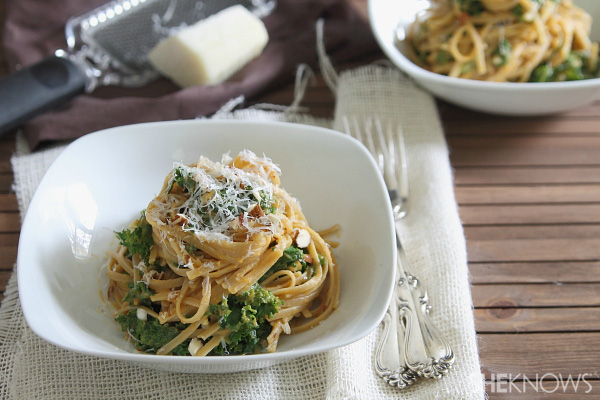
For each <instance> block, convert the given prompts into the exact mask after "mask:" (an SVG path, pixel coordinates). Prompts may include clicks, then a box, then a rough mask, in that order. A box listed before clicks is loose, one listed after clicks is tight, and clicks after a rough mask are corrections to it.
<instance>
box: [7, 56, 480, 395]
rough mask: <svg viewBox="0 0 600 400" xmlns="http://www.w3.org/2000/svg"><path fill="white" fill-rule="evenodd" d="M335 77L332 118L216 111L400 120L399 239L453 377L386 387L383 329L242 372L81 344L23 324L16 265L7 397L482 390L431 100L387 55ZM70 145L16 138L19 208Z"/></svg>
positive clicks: (10, 298)
mask: <svg viewBox="0 0 600 400" xmlns="http://www.w3.org/2000/svg"><path fill="white" fill-rule="evenodd" d="M331 80H332V88H334V90H335V92H336V96H337V102H336V109H335V115H334V118H333V119H332V120H329V119H325V120H323V119H320V120H318V119H313V118H311V117H309V116H307V115H303V114H299V113H297V112H290V110H287V111H283V112H275V111H264V110H262V111H261V110H256V109H244V110H237V111H227V112H225V111H224V112H221V113H218V114H217V115H216V116H215V118H230V119H251V120H277V121H288V122H295V123H306V124H313V125H319V126H325V127H331V128H333V129H338V130H342V129H343V123H342V121H343V118H344V116H356V117H357V118H362V117H373V116H378V117H379V118H382V119H386V120H391V121H394V122H397V123H400V124H401V125H402V127H403V131H404V132H405V142H406V145H407V152H408V163H409V166H410V169H409V184H410V189H411V198H410V201H411V203H410V205H411V208H410V213H409V215H408V216H407V217H406V219H405V223H404V224H403V231H402V239H403V243H404V244H405V247H406V250H407V253H408V255H409V258H410V261H411V262H412V264H413V268H414V269H415V270H416V272H417V274H418V275H419V277H420V279H421V281H423V283H424V284H425V287H427V288H428V291H429V295H430V303H431V305H432V306H433V311H432V318H433V320H434V322H435V323H436V324H437V325H438V326H439V327H442V331H443V332H444V334H445V335H446V338H447V339H448V341H449V342H450V344H451V345H452V347H453V348H454V350H455V352H456V354H457V358H456V361H455V366H454V368H453V369H452V371H451V372H450V373H449V375H448V376H446V377H445V378H443V379H442V380H438V381H432V380H423V381H420V382H419V383H418V384H417V385H414V386H412V387H410V388H409V389H405V390H403V391H399V390H398V389H394V388H392V387H390V386H388V385H387V384H386V383H384V382H383V380H382V379H380V378H379V377H378V376H377V375H376V373H375V371H374V369H373V353H374V348H375V344H376V342H377V340H378V339H379V335H380V333H381V332H380V331H381V329H376V330H375V331H373V332H372V333H371V334H369V335H368V336H367V337H365V338H364V339H362V340H360V341H358V342H356V343H353V344H351V345H348V346H345V347H342V348H339V349H336V350H332V351H329V352H326V353H323V354H317V355H312V356H306V357H302V358H298V359H296V360H293V361H290V362H286V363H283V364H279V365H276V366H273V367H269V368H264V369H259V370H254V371H250V372H242V373H235V374H221V375H192V374H175V373H166V372H161V371H154V370H150V369H143V368H140V367H137V366H133V365H131V364H128V363H124V362H119V361H113V360H106V359H100V358H94V357H90V356H85V355H80V354H75V353H71V352H68V351H65V350H62V349H59V348H56V347H54V346H52V345H50V344H48V343H46V342H44V341H43V340H42V339H40V338H39V337H37V336H36V335H35V334H34V333H32V332H31V330H30V329H28V327H27V325H26V322H25V321H24V319H23V315H22V312H21V309H20V306H19V300H18V293H17V284H16V273H13V276H12V277H11V279H10V282H9V284H8V287H7V288H6V294H5V299H4V301H3V303H2V307H1V309H0V340H1V343H2V345H1V346H0V371H2V374H1V375H0V391H1V392H0V398H2V399H11V398H12V399H41V398H43V399H132V400H133V399H135V400H142V399H167V398H207V399H208V398H210V399H275V398H277V399H298V400H307V399H431V400H433V399H463V400H468V399H476V400H481V399H483V398H484V396H485V395H484V385H483V381H482V378H481V373H480V366H479V357H478V352H477V343H476V336H475V327H474V320H473V313H472V300H471V295H470V286H469V280H468V270H467V257H466V247H465V239H464V233H463V230H462V226H461V223H460V220H459V216H458V210H457V205H456V201H455V198H454V191H453V183H452V171H451V167H450V163H449V158H448V148H447V145H446V142H445V138H444V135H443V131H442V128H441V125H440V122H439V118H438V115H437V109H436V105H435V102H434V100H433V98H432V97H431V96H430V95H429V94H427V93H425V92H424V91H422V90H421V89H419V88H417V87H416V86H414V84H413V83H412V82H411V81H409V80H408V79H406V78H405V77H404V76H403V75H402V74H401V73H400V72H398V71H397V70H395V69H393V68H388V67H386V66H382V65H371V66H366V67H360V68H358V69H355V70H351V71H346V72H344V73H342V74H340V75H339V76H334V77H333V78H332V79H331ZM63 149H64V145H63V146H56V147H54V148H52V149H47V150H44V151H40V152H35V153H31V154H29V153H28V152H27V151H26V147H25V146H23V143H20V144H19V146H18V151H17V154H15V155H14V157H13V159H12V165H13V169H14V173H15V190H16V193H17V197H18V201H19V207H20V211H21V215H24V213H25V212H26V210H27V207H28V205H29V201H30V199H31V196H32V194H33V192H34V191H35V188H36V187H37V185H38V183H39V181H40V180H41V179H42V176H43V174H44V172H45V171H46V169H47V168H48V167H49V165H50V164H51V163H52V161H53V160H54V159H55V158H56V157H57V156H58V155H59V154H60V152H61V151H62V150H63Z"/></svg>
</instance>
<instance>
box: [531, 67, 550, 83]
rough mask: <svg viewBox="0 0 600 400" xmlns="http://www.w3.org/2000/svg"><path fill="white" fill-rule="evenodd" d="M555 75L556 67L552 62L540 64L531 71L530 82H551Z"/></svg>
mask: <svg viewBox="0 0 600 400" xmlns="http://www.w3.org/2000/svg"><path fill="white" fill-rule="evenodd" d="M553 75H554V68H552V65H550V63H544V64H540V65H538V66H537V67H535V68H534V70H533V71H531V77H530V78H529V81H530V82H550V81H551V80H552V76H553Z"/></svg>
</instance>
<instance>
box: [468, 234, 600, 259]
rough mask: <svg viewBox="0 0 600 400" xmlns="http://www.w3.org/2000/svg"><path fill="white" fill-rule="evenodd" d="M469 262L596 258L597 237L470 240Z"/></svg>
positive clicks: (599, 246)
mask: <svg viewBox="0 0 600 400" xmlns="http://www.w3.org/2000/svg"><path fill="white" fill-rule="evenodd" d="M467 255H468V260H469V262H488V261H504V262H508V261H596V260H598V259H599V258H600V238H595V239H527V240H469V241H467Z"/></svg>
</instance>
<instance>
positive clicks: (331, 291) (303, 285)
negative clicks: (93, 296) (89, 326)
mask: <svg viewBox="0 0 600 400" xmlns="http://www.w3.org/2000/svg"><path fill="white" fill-rule="evenodd" d="M280 173H281V171H280V169H279V167H278V166H276V165H275V164H274V163H273V162H272V161H271V160H270V159H268V158H266V157H257V156H256V155H255V154H254V153H252V152H251V151H249V150H244V151H242V152H240V154H238V155H237V156H236V157H235V158H233V159H232V158H231V157H230V156H229V155H228V154H226V155H224V157H223V160H222V161H221V162H213V161H211V160H209V159H208V158H206V157H201V158H200V160H199V161H198V162H196V163H194V164H192V165H189V166H188V165H181V164H178V165H176V166H175V168H174V169H173V170H172V171H171V173H169V175H168V176H167V178H166V179H165V182H164V184H163V187H162V189H161V191H160V193H159V194H158V196H157V197H155V198H154V199H153V200H152V201H151V202H150V203H149V204H148V207H147V208H146V210H145V211H144V212H143V213H142V216H141V217H140V218H139V219H137V220H136V221H135V222H134V223H133V224H132V225H131V227H130V229H125V230H123V231H121V232H119V233H117V236H118V237H119V239H120V244H119V246H118V248H117V249H116V250H115V251H113V252H111V253H110V256H109V264H108V266H107V274H108V277H109V286H108V290H107V295H108V297H109V300H110V301H111V302H112V303H113V304H114V306H115V309H116V310H117V317H116V320H117V321H118V322H119V324H120V325H121V327H122V330H123V331H124V332H126V333H127V335H128V336H129V337H130V338H131V339H132V340H133V342H134V344H135V346H136V348H137V349H138V350H141V351H143V352H146V353H154V354H162V355H168V354H175V355H192V356H207V355H239V354H252V353H255V352H257V351H260V350H262V349H266V350H267V351H269V352H274V351H275V349H276V347H277V343H278V341H279V337H280V335H281V334H282V333H286V334H291V333H298V332H302V331H305V330H308V329H311V328H313V327H315V326H317V325H319V324H320V323H321V322H322V321H323V320H324V319H325V318H327V317H328V316H329V315H330V314H331V313H332V312H333V311H334V310H335V309H336V308H337V306H338V301H339V285H340V277H339V272H338V266H337V264H336V262H335V260H334V257H333V255H332V251H331V249H330V245H329V243H327V242H326V241H325V240H324V239H323V238H322V237H321V235H320V234H319V233H318V232H316V231H315V230H313V229H312V228H311V227H310V226H309V224H308V221H307V220H306V217H305V216H304V214H303V213H302V210H301V208H300V205H299V203H298V202H297V201H296V199H294V198H293V197H292V196H290V194H289V193H288V192H286V191H285V190H284V189H283V188H281V186H280V178H279V175H280ZM327 231H328V232H330V233H331V232H335V231H337V227H335V226H334V227H332V228H331V229H328V230H327ZM298 320H305V321H303V322H301V323H299V324H294V322H296V321H298Z"/></svg>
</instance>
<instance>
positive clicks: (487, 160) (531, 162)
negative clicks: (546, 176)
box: [450, 123, 600, 167]
mask: <svg viewBox="0 0 600 400" xmlns="http://www.w3.org/2000/svg"><path fill="white" fill-rule="evenodd" d="M597 125H598V126H600V123H599V124H597ZM450 161H451V163H452V165H453V166H455V167H502V166H517V167H525V166H554V167H556V166H562V165H567V166H573V165H580V166H598V165H600V151H598V149H584V148H568V149H560V148H543V149H531V148H510V147H498V148H485V149H477V151H473V149H451V151H450Z"/></svg>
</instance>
